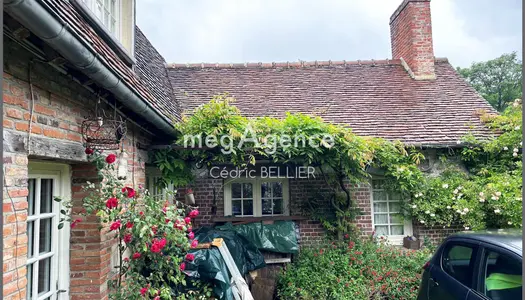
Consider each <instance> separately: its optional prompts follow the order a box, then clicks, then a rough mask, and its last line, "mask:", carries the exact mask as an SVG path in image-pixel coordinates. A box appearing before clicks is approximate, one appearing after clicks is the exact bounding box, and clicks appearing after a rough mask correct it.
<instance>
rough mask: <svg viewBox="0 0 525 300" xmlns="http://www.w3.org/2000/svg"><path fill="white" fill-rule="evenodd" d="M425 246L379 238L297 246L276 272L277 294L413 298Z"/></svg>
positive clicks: (425, 255) (426, 256)
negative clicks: (414, 247)
mask: <svg viewBox="0 0 525 300" xmlns="http://www.w3.org/2000/svg"><path fill="white" fill-rule="evenodd" d="M430 256H431V252H430V251H429V250H419V251H415V250H406V249H404V250H403V249H401V248H396V247H393V246H390V245H387V244H386V243H385V242H383V241H379V242H377V241H370V240H367V241H362V240H356V241H349V240H347V241H345V242H332V243H331V244H326V245H323V246H322V247H318V248H309V249H303V250H301V253H300V254H299V256H298V257H297V259H296V260H295V261H294V262H293V263H291V264H289V265H287V266H286V267H285V269H284V270H283V271H282V273H281V274H280V275H279V278H278V283H277V289H278V295H279V297H280V299H283V300H285V299H305V300H306V299H312V300H313V299H334V300H335V299H356V300H358V299H415V298H416V297H417V292H418V288H419V284H420V280H421V271H422V269H421V268H422V266H423V265H424V264H425V262H426V261H427V260H428V259H429V258H430Z"/></svg>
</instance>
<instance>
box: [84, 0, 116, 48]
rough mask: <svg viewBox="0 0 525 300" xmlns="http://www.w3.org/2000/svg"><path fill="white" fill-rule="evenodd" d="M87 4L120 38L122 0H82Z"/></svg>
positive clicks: (111, 31)
mask: <svg viewBox="0 0 525 300" xmlns="http://www.w3.org/2000/svg"><path fill="white" fill-rule="evenodd" d="M82 1H83V2H84V3H85V4H86V6H87V7H88V8H89V9H90V10H91V11H92V12H93V13H94V14H95V16H96V17H97V18H98V19H99V20H100V22H101V23H102V25H104V26H105V27H106V29H107V30H108V31H109V32H110V33H111V34H113V36H114V37H115V38H116V39H117V40H120V31H121V27H122V26H121V23H120V10H121V5H120V0H82Z"/></svg>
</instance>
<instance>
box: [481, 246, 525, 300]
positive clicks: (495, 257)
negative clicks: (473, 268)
mask: <svg viewBox="0 0 525 300" xmlns="http://www.w3.org/2000/svg"><path fill="white" fill-rule="evenodd" d="M521 275H522V271H521V261H518V260H516V259H515V258H512V257H509V256H507V255H504V254H499V253H496V252H489V253H488V256H487V261H486V266H485V291H486V292H485V295H487V296H488V297H489V298H490V299H520V296H521V291H522V286H521ZM502 280H505V283H506V284H505V286H501V282H502Z"/></svg>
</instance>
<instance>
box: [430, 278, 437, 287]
mask: <svg viewBox="0 0 525 300" xmlns="http://www.w3.org/2000/svg"><path fill="white" fill-rule="evenodd" d="M429 280H430V282H431V283H432V285H433V286H439V283H438V282H437V281H436V280H435V279H434V278H432V277H430V279H429Z"/></svg>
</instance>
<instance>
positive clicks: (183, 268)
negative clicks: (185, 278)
mask: <svg viewBox="0 0 525 300" xmlns="http://www.w3.org/2000/svg"><path fill="white" fill-rule="evenodd" d="M179 270H181V271H184V270H186V263H181V264H180V266H179Z"/></svg>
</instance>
